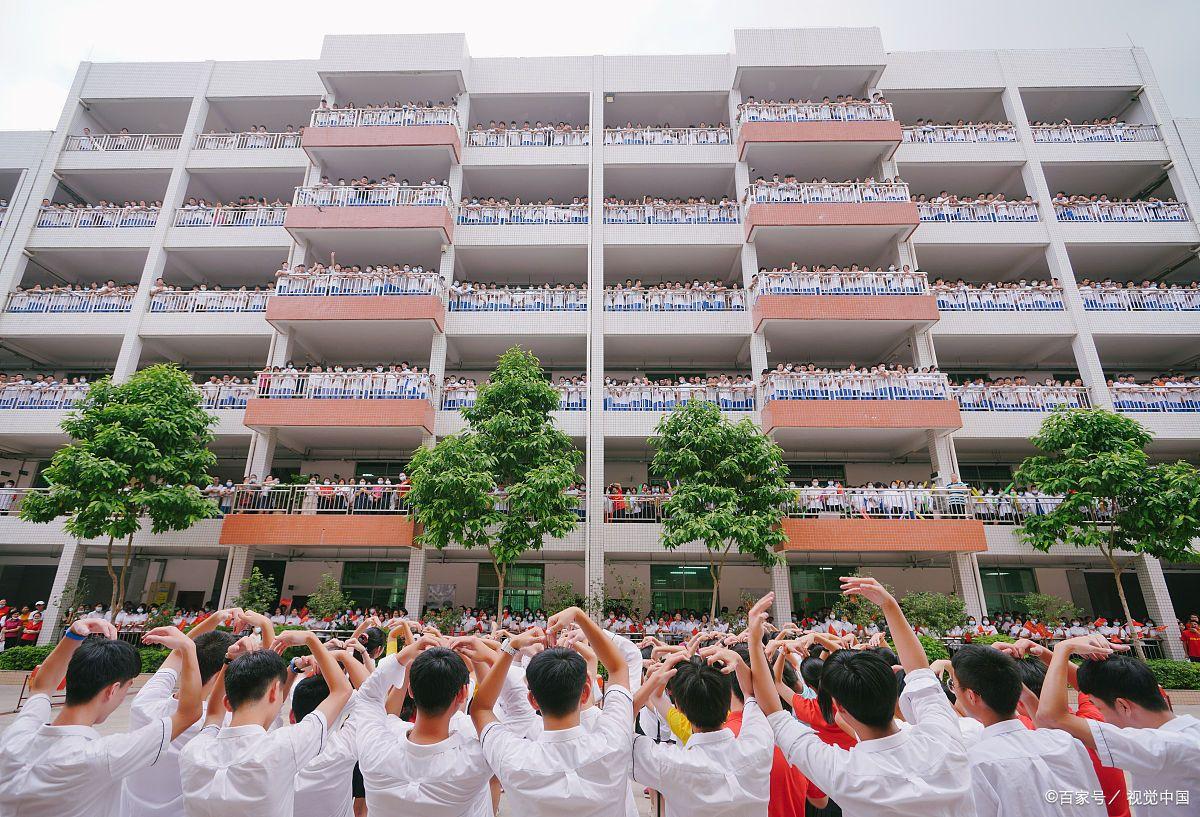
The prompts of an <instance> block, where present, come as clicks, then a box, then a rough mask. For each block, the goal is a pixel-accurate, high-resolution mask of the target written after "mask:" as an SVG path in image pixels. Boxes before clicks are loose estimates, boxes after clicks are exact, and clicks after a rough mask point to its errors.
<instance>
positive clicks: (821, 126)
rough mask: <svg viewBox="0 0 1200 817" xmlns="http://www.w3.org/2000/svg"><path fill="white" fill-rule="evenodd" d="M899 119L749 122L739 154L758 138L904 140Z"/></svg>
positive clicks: (741, 137) (740, 135)
mask: <svg viewBox="0 0 1200 817" xmlns="http://www.w3.org/2000/svg"><path fill="white" fill-rule="evenodd" d="M902 130H903V129H902V128H901V126H900V123H899V122H882V121H881V122H746V123H745V124H743V125H742V126H741V127H740V128H738V158H739V159H745V158H746V145H747V144H750V143H754V142H880V143H894V144H896V145H899V144H900V140H901V138H902Z"/></svg>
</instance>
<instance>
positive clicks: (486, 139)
mask: <svg viewBox="0 0 1200 817" xmlns="http://www.w3.org/2000/svg"><path fill="white" fill-rule="evenodd" d="M466 138H467V147H473V148H528V147H581V146H584V145H590V144H591V143H592V135H591V134H590V133H589V132H588V131H585V130H565V131H564V130H556V129H554V128H504V129H502V130H471V131H467V133H466Z"/></svg>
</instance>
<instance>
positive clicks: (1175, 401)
mask: <svg viewBox="0 0 1200 817" xmlns="http://www.w3.org/2000/svg"><path fill="white" fill-rule="evenodd" d="M1110 390H1111V391H1112V396H1113V406H1114V407H1115V408H1116V410H1117V411H1119V412H1122V413H1123V414H1143V413H1153V414H1195V413H1200V379H1197V378H1192V379H1191V381H1183V380H1179V381H1173V382H1171V383H1164V384H1161V385H1135V384H1129V383H1116V384H1114V385H1113V386H1111V387H1110Z"/></svg>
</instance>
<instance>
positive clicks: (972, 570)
mask: <svg viewBox="0 0 1200 817" xmlns="http://www.w3.org/2000/svg"><path fill="white" fill-rule="evenodd" d="M950 573H951V575H952V577H953V578H954V590H955V592H957V593H958V595H959V597H960V598H961V599H962V600H963V603H964V604H965V605H966V608H967V615H968V616H974V617H975V620H976V621H981V620H982V619H983V616H984V614H985V613H986V609H985V607H986V602H985V599H984V596H983V580H982V579H981V578H980V577H979V560H978V559H976V558H975V554H974V553H951V554H950Z"/></svg>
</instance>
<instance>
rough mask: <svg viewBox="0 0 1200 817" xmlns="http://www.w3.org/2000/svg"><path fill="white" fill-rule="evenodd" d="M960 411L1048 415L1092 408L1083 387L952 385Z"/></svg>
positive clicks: (953, 394) (951, 389)
mask: <svg viewBox="0 0 1200 817" xmlns="http://www.w3.org/2000/svg"><path fill="white" fill-rule="evenodd" d="M950 393H951V395H952V396H953V397H954V399H955V400H957V401H958V409H959V411H1003V412H1019V413H1027V414H1028V413H1032V414H1049V413H1050V412H1053V411H1057V410H1058V409H1071V408H1089V407H1090V406H1091V401H1090V400H1089V398H1088V390H1087V388H1086V387H1084V386H1045V385H1038V384H1034V385H1028V386H1017V385H993V384H986V385H985V384H971V383H968V384H965V385H961V386H951V387H950Z"/></svg>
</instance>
